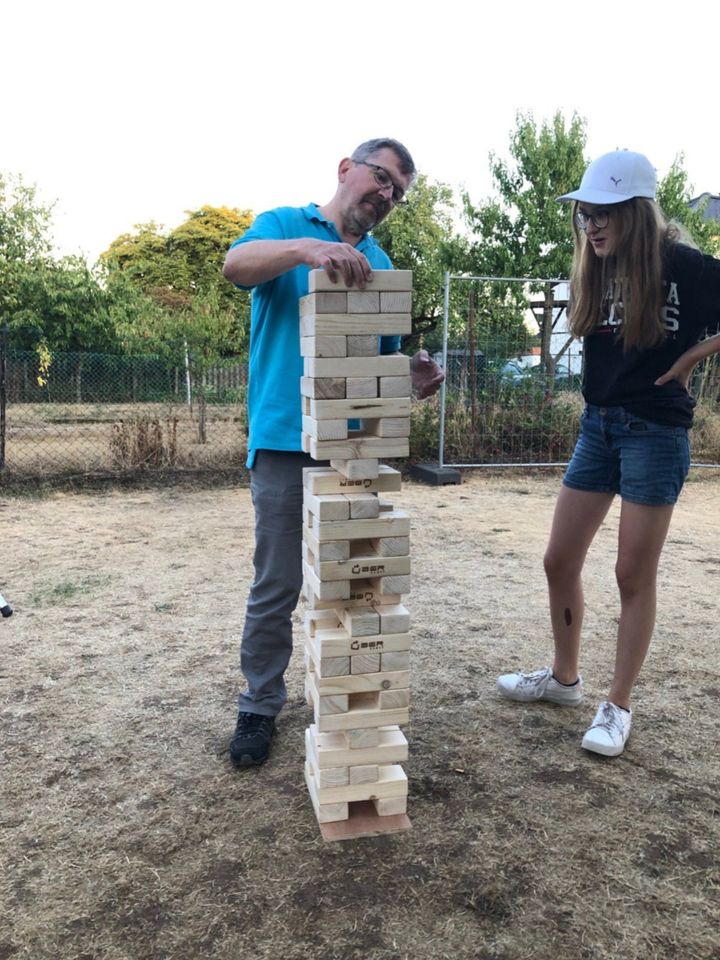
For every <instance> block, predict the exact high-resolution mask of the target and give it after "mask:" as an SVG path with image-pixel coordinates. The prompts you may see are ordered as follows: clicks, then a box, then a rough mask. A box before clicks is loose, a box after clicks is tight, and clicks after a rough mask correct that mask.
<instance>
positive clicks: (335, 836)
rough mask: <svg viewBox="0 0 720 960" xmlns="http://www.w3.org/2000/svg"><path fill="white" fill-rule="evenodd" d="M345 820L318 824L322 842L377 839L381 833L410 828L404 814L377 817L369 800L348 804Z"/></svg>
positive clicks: (408, 820)
mask: <svg viewBox="0 0 720 960" xmlns="http://www.w3.org/2000/svg"><path fill="white" fill-rule="evenodd" d="M348 807H349V814H350V816H349V817H348V818H347V820H336V821H334V822H332V823H321V824H319V827H320V833H321V834H322V837H323V840H327V841H331V840H356V839H357V838H358V837H377V836H379V835H380V834H382V833H400V832H401V831H403V830H409V829H410V828H411V827H412V824H411V823H410V818H409V817H408V815H407V814H406V813H399V814H395V815H394V816H391V817H379V816H378V815H377V813H375V807H374V806H373V804H372V801H371V800H358V801H355V802H354V803H350V804H348Z"/></svg>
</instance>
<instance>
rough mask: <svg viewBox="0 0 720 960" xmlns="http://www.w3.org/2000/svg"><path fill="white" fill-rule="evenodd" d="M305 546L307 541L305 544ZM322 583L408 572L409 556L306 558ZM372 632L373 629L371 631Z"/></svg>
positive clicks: (373, 555) (374, 555) (397, 574)
mask: <svg viewBox="0 0 720 960" xmlns="http://www.w3.org/2000/svg"><path fill="white" fill-rule="evenodd" d="M305 545H306V546H307V543H306V544H305ZM311 552H312V551H311ZM308 562H309V563H310V565H311V566H312V567H313V569H314V570H315V573H316V574H317V576H318V577H319V578H320V580H322V582H323V583H325V582H329V581H332V580H351V581H352V580H363V579H366V578H368V577H389V576H402V575H403V574H406V573H409V572H410V557H409V556H406V557H378V556H377V554H372V556H369V557H353V556H352V555H351V556H350V559H349V560H325V561H319V560H317V558H315V557H314V558H313V560H312V561H311V560H308ZM373 632H374V631H373Z"/></svg>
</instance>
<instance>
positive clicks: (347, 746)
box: [318, 727, 407, 764]
mask: <svg viewBox="0 0 720 960" xmlns="http://www.w3.org/2000/svg"><path fill="white" fill-rule="evenodd" d="M386 729H387V730H397V731H398V733H400V736H401V737H403V739H404V737H405V735H404V734H403V733H402V731H401V730H400V728H399V727H388V728H384V727H368V728H367V729H366V730H343V731H342V732H341V733H320V734H318V736H319V737H326V738H329V737H337V738H341V740H342V742H341V743H340V745H339V746H338V747H337V749H339V750H341V751H343V750H349V751H351V753H350V759H349V760H348V761H347V762H348V763H349V764H353V763H369V762H370V760H371V759H374V758H375V756H374V755H375V754H376V753H377V748H378V747H379V746H380V744H381V742H383V740H382V738H383V734H384V733H385V732H386ZM325 742H328V741H325ZM406 742H407V741H406ZM335 743H336V744H337V743H338V741H337V740H336V741H335ZM368 750H372V751H373V757H369V756H368V754H367V751H368ZM360 751H362V752H360ZM342 755H344V754H342ZM384 755H385V754H383V756H384ZM401 760H407V756H405V757H401V756H397V757H396V756H393V759H392V760H388V761H387V762H388V763H399V762H400V761H401Z"/></svg>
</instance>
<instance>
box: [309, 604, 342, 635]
mask: <svg viewBox="0 0 720 960" xmlns="http://www.w3.org/2000/svg"><path fill="white" fill-rule="evenodd" d="M339 626H340V618H339V617H338V615H337V613H336V612H335V611H334V610H306V611H305V616H304V618H303V627H304V628H305V633H306V634H307V635H308V637H314V636H315V634H316V632H317V631H318V630H337V629H338V627H339Z"/></svg>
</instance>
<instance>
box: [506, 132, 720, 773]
mask: <svg viewBox="0 0 720 960" xmlns="http://www.w3.org/2000/svg"><path fill="white" fill-rule="evenodd" d="M655 195H656V177H655V170H654V168H653V167H652V165H651V164H650V161H649V160H648V159H647V157H645V156H643V155H642V154H639V153H632V152H630V151H627V150H620V151H615V152H613V153H608V154H605V155H604V156H602V157H600V158H599V159H598V160H595V161H594V163H591V164H590V166H589V167H588V168H587V170H586V171H585V174H584V176H583V178H582V182H581V184H580V188H579V189H578V190H575V191H573V192H572V193H568V194H565V195H564V196H562V197H559V198H558V199H559V200H562V201H571V202H572V204H573V208H572V215H573V231H574V235H575V254H574V259H573V267H572V275H571V283H570V307H569V311H568V313H569V322H570V330H571V332H572V333H573V334H575V336H577V337H583V338H584V353H585V364H584V373H583V396H584V398H585V401H586V407H585V410H584V412H583V415H582V421H581V430H580V436H579V439H578V442H577V445H576V447H575V451H574V453H573V456H572V459H571V461H570V464H569V465H568V468H567V471H566V473H565V476H564V478H563V487H562V489H561V491H560V495H559V497H558V500H557V504H556V507H555V515H554V518H553V524H552V532H551V534H550V542H549V545H548V548H547V552H546V554H545V572H546V575H547V580H548V588H549V595H550V616H551V622H552V631H553V636H554V642H555V657H554V661H553V666H552V667H545V668H543V669H542V670H537V671H534V672H533V673H511V674H505V675H503V676H501V677H499V678H498V681H497V686H498V689H499V691H500V692H501V693H502V694H504V695H505V696H506V697H509V698H510V699H512V700H518V701H521V702H525V703H527V702H530V701H534V700H548V701H550V702H552V703H558V704H564V705H576V704H579V703H580V702H581V700H582V697H583V690H582V679H581V677H580V675H579V673H578V655H579V647H580V631H581V627H582V621H583V608H584V603H583V591H582V582H581V573H582V568H583V564H584V561H585V556H586V554H587V551H588V548H589V547H590V544H591V543H592V540H593V538H594V536H595V534H596V533H597V531H598V529H599V527H600V525H601V524H602V522H603V520H604V518H605V516H606V514H607V512H608V510H609V508H610V504H611V503H612V501H613V498H614V497H615V495H616V494H619V495H620V497H621V498H622V506H621V511H620V528H619V536H618V555H617V564H616V568H615V572H616V577H617V583H618V587H619V591H620V621H619V625H618V633H617V648H616V658H615V670H614V675H613V680H612V685H611V687H610V690H609V692H608V695H607V699H606V700H603V701H602V703H601V704H600V706H599V708H598V710H597V714H596V716H595V719H594V721H593V723H592V725H591V726H590V728H589V729H588V730H587V732H586V733H585V736H584V738H583V741H582V746H583V747H584V748H585V749H586V750H590V751H593V752H595V753H600V754H604V755H605V756H617V755H618V754H620V753H622V751H623V749H624V748H625V743H626V741H627V738H628V736H629V734H630V725H631V720H632V711H631V708H630V697H631V692H632V688H633V685H634V683H635V681H636V679H637V677H638V674H639V672H640V668H641V667H642V664H643V661H644V659H645V655H646V653H647V650H648V647H649V645H650V639H651V636H652V632H653V627H654V625H655V608H656V579H657V567H658V561H659V559H660V553H661V551H662V548H663V544H664V543H665V537H666V535H667V531H668V527H669V525H670V518H671V516H672V512H673V507H674V504H675V502H676V501H677V498H678V495H679V493H680V490H681V489H682V486H683V483H684V481H685V477H686V475H687V471H688V468H689V464H690V449H689V443H688V430H689V428H690V427H691V426H692V420H693V407H694V405H695V401H694V400H693V398H692V396H691V395H690V393H689V392H688V383H689V380H690V375H691V373H692V371H693V369H694V367H695V366H696V364H697V363H698V362H699V361H701V360H703V359H704V358H706V357H709V356H711V355H712V354H714V353H718V352H720V335H717V336H713V337H710V338H709V339H705V340H701V339H700V338H701V337H702V336H703V335H704V334H705V332H706V331H707V330H708V329H710V330H711V331H712V330H713V329H720V261H719V260H716V259H714V258H713V257H710V256H707V255H704V254H702V253H700V252H699V251H698V250H696V249H694V248H693V247H691V246H689V245H688V244H687V243H686V242H685V241H684V240H681V237H680V233H679V231H678V229H677V228H676V227H674V226H673V225H672V224H668V223H667V222H666V221H665V219H664V217H663V215H662V213H661V211H660V208H659V207H658V205H657V203H656V201H655Z"/></svg>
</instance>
